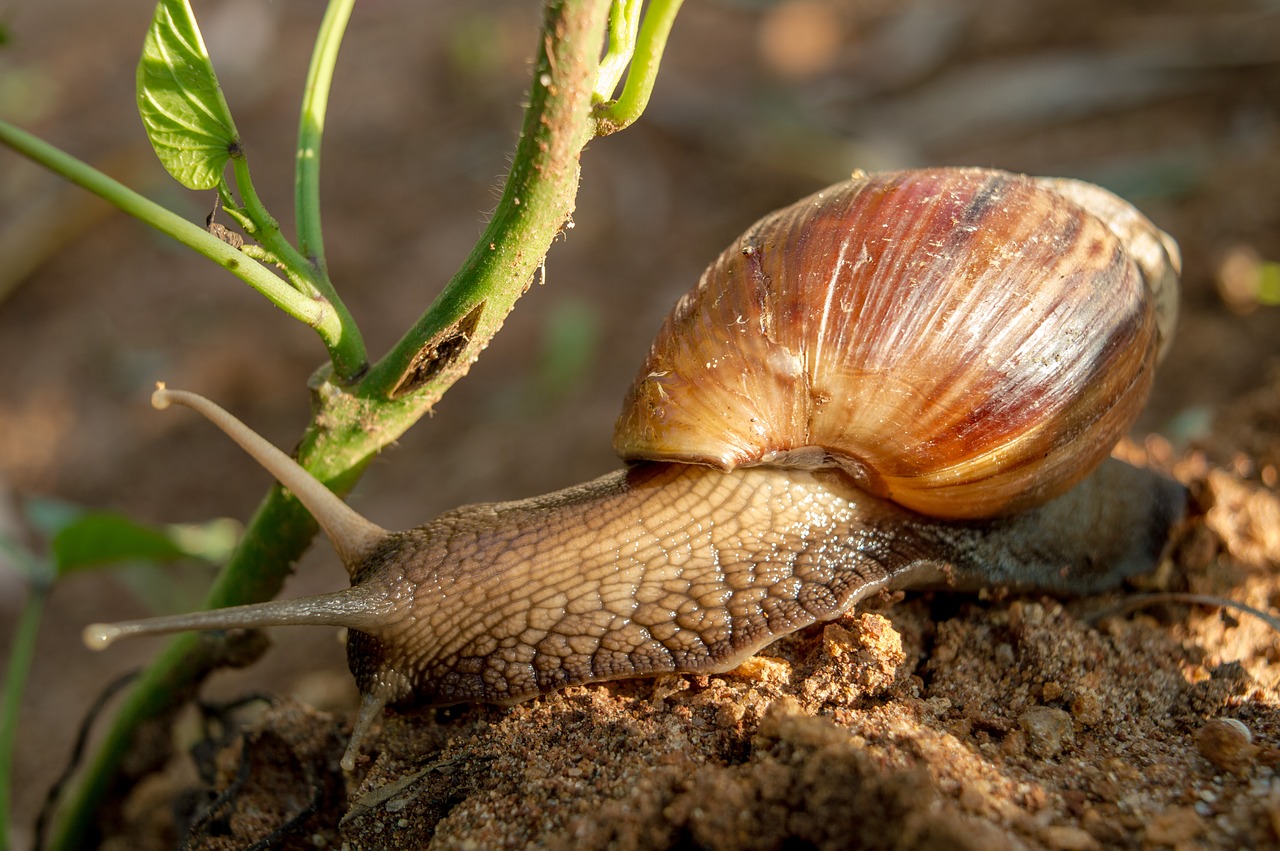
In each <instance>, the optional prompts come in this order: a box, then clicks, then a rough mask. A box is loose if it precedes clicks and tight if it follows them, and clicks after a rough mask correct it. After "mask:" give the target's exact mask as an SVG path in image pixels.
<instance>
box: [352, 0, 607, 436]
mask: <svg viewBox="0 0 1280 851" xmlns="http://www.w3.org/2000/svg"><path fill="white" fill-rule="evenodd" d="M607 10H608V3H605V2H583V0H577V2H565V3H563V4H559V3H551V4H549V8H548V10H547V18H546V22H545V24H544V29H543V33H544V38H543V45H542V50H541V51H540V53H539V56H538V58H537V60H536V62H535V64H534V70H533V84H532V88H531V90H530V92H529V107H528V109H527V110H526V112H525V121H524V126H523V128H522V130H521V133H520V141H519V144H518V145H517V146H516V152H515V156H514V158H513V160H512V165H511V171H510V172H509V173H508V176H507V181H506V185H505V186H504V188H503V192H502V198H501V199H500V200H499V202H498V206H497V208H496V209H495V210H494V213H493V217H492V218H491V219H490V220H489V224H488V227H486V228H485V231H484V233H483V234H482V235H481V237H480V239H479V240H478V241H477V242H476V245H475V247H474V248H473V249H472V251H471V254H470V256H468V257H467V259H466V262H464V263H463V265H462V268H460V269H459V270H458V272H457V273H456V274H455V275H454V276H453V278H452V279H451V280H450V281H449V283H448V284H447V285H446V286H445V288H444V291H443V292H441V293H440V295H439V296H438V297H437V298H436V300H435V301H434V302H433V303H432V305H431V307H430V308H429V309H428V310H427V312H426V313H425V314H423V315H422V317H421V318H420V319H419V320H418V321H417V323H415V324H414V326H413V328H411V329H410V330H409V332H408V333H407V334H405V336H404V337H403V338H401V340H400V342H399V343H397V344H396V346H395V347H394V348H393V349H392V350H391V351H390V352H389V353H388V354H387V355H386V356H385V357H384V358H383V359H382V360H381V361H379V362H378V363H377V364H375V365H374V367H373V368H372V369H371V370H370V373H369V376H368V378H367V379H366V380H365V381H363V382H362V383H361V387H360V389H359V395H361V396H362V397H365V398H373V399H387V398H400V397H404V396H407V395H410V394H412V395H414V396H415V397H416V401H415V402H414V403H413V408H414V409H415V410H419V411H425V410H427V408H429V407H430V406H431V405H432V404H434V403H435V402H436V401H437V400H438V399H439V398H440V396H441V395H442V394H443V393H444V392H445V390H447V389H448V388H449V387H450V386H452V384H453V383H454V382H455V381H457V380H458V379H459V378H461V377H462V376H463V375H465V374H466V372H467V370H468V369H469V368H470V366H471V363H472V362H473V361H474V360H475V359H476V357H478V356H479V353H480V352H481V350H483V349H484V348H485V346H487V345H488V343H489V340H490V339H492V337H493V335H494V334H495V333H496V332H497V331H498V329H499V328H500V327H501V325H502V323H503V321H504V320H505V319H506V317H507V314H508V313H509V312H510V311H511V309H512V307H513V306H514V305H515V302H516V299H518V298H519V297H520V296H521V295H522V294H523V293H524V292H525V290H526V289H527V288H528V286H529V284H530V282H531V281H532V280H533V276H534V273H535V272H536V271H537V269H538V268H539V267H540V266H541V265H542V262H543V258H545V256H546V253H547V251H548V249H549V248H550V247H551V242H552V240H553V239H555V237H556V236H557V235H558V234H559V233H560V232H561V230H562V229H563V228H564V227H565V226H566V225H567V224H568V223H569V222H570V221H571V219H572V215H573V209H574V202H575V198H576V196H577V190H578V160H579V155H580V153H581V151H582V149H583V147H584V146H585V145H586V144H587V142H588V141H590V140H591V138H592V136H593V134H594V125H593V122H592V120H591V115H590V110H591V102H592V92H593V89H594V85H595V81H596V77H597V75H598V71H599V60H598V58H597V57H598V55H599V51H600V48H601V44H602V42H603V31H604V27H605V17H606V13H607ZM588 13H589V14H588Z"/></svg>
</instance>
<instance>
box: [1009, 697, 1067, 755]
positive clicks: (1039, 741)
mask: <svg viewBox="0 0 1280 851" xmlns="http://www.w3.org/2000/svg"><path fill="white" fill-rule="evenodd" d="M1018 723H1019V724H1020V725H1021V726H1022V729H1023V732H1025V733H1026V734H1027V747H1028V749H1029V750H1030V751H1031V752H1032V753H1033V754H1035V755H1036V756H1038V757H1041V758H1042V759H1046V758H1048V757H1052V756H1057V755H1058V754H1059V753H1061V752H1062V750H1063V748H1065V747H1068V746H1071V745H1074V744H1075V741H1076V734H1075V728H1074V727H1073V726H1072V723H1071V716H1070V715H1069V714H1067V713H1066V712H1064V711H1063V710H1061V709H1055V708H1053V707H1052V706H1033V707H1031V708H1030V709H1028V710H1027V711H1026V712H1024V713H1022V715H1021V716H1020V717H1019V718H1018Z"/></svg>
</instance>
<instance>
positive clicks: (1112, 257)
mask: <svg viewBox="0 0 1280 851" xmlns="http://www.w3.org/2000/svg"><path fill="white" fill-rule="evenodd" d="M1177 266H1178V259H1177V249H1176V246H1174V244H1173V243H1172V241H1171V240H1169V238H1168V237H1167V236H1165V235H1164V234H1163V233H1162V232H1160V231H1159V230H1157V229H1156V228H1155V226H1154V225H1152V224H1151V223H1150V222H1149V221H1147V220H1146V219H1145V218H1144V217H1142V216H1141V214H1139V213H1138V212H1137V211H1136V210H1134V209H1133V207H1131V206H1130V205H1129V204H1127V203H1126V202H1124V201H1122V200H1120V199H1119V198H1116V197H1115V196H1114V195H1111V194H1110V193H1108V192H1106V191H1105V190H1102V189H1099V188H1097V187H1094V186H1091V185H1089V184H1083V183H1079V182H1077V181H1069V180H1052V179H1036V178H1030V177H1025V176H1021V175H1014V174H1009V173H1006V172H1001V171H992V170H985V169H954V168H943V169H929V170H922V171H903V172H894V173H888V174H878V175H872V176H861V177H856V178H855V179H853V180H851V181H849V182H847V183H843V184H839V185H837V186H834V187H832V188H830V189H826V190H823V191H822V192H819V193H817V194H815V195H812V196H810V197H809V198H806V199H804V200H802V201H800V202H798V203H796V204H793V205H792V206H790V207H787V208H785V209H783V210H779V211H777V212H775V213H773V214H771V215H769V216H766V217H765V218H763V219H761V220H760V221H759V222H757V223H756V224H755V225H754V226H752V227H751V228H750V229H749V230H748V231H747V232H746V233H745V234H744V235H743V236H742V237H741V238H739V240H738V241H737V243H736V244H735V245H732V246H730V247H729V248H728V249H726V250H725V251H724V253H722V254H721V255H720V257H719V258H718V259H717V260H716V261H715V262H714V263H713V264H712V265H711V266H710V267H709V268H708V269H707V270H706V272H705V273H703V275H702V279H701V280H700V281H699V282H698V285H697V286H696V287H695V288H694V289H693V291H692V292H690V293H688V294H687V295H685V296H684V297H683V298H682V299H681V300H680V302H679V304H678V305H677V306H676V308H675V310H674V312H673V313H672V314H671V315H670V316H669V317H668V319H667V321H666V323H665V324H664V325H663V327H662V330H661V332H660V333H659V334H658V337H657V339H656V340H655V341H654V343H653V346H652V348H651V350H650V352H649V356H648V358H647V359H646V361H645V363H644V365H643V366H642V367H641V369H640V372H639V374H638V375H637V377H636V380H635V383H634V384H633V386H632V388H631V390H630V392H629V394H628V395H627V398H626V402H625V403H624V409H623V413H622V416H621V417H620V419H619V420H618V425H617V428H616V431H615V439H614V446H615V448H616V449H617V451H618V453H619V454H620V455H621V456H622V457H623V458H625V459H627V460H642V459H643V460H661V461H679V462H684V463H697V464H706V465H710V466H713V467H717V468H720V469H722V470H731V469H733V468H736V467H742V466H750V465H757V464H774V465H794V466H820V465H825V464H828V463H834V464H836V465H839V466H840V467H843V468H844V469H845V470H846V471H847V472H848V473H849V474H850V475H851V476H852V477H853V478H854V480H855V481H856V482H858V484H859V485H860V486H861V487H863V488H864V489H866V490H868V491H870V492H871V493H874V494H876V495H878V496H883V497H886V498H888V499H891V500H893V501H895V502H897V503H898V504H900V505H903V506H906V507H908V508H911V509H913V510H916V511H919V512H921V513H924V514H929V515H932V516H935V517H944V518H974V517H990V516H997V515H1003V514H1009V513H1012V512H1016V511H1019V510H1022V509H1025V508H1027V507H1029V506H1032V505H1038V504H1040V503H1043V502H1045V501H1047V500H1049V499H1051V498H1053V497H1054V496H1057V495H1058V494H1061V493H1063V492H1064V491H1066V490H1067V489H1068V488H1070V487H1071V486H1072V485H1074V484H1075V483H1076V482H1078V481H1079V480H1080V479H1081V478H1083V477H1084V476H1085V475H1086V474H1087V473H1088V472H1089V471H1090V470H1092V469H1093V468H1094V467H1096V466H1097V464H1098V463H1100V462H1101V460H1102V459H1103V458H1105V457H1106V456H1107V454H1108V453H1109V452H1110V451H1111V448H1112V447H1113V446H1114V445H1115V443H1116V441H1117V440H1118V439H1119V437H1120V436H1121V435H1122V434H1123V433H1124V432H1125V430H1126V429H1128V428H1129V426H1130V425H1131V424H1132V423H1133V420H1134V419H1135V418H1136V417H1137V415H1138V413H1139V411H1140V410H1141V409H1142V407H1143V405H1144V403H1145V401H1146V398H1147V395H1148V392H1149V390H1150V387H1151V381H1152V376H1153V374H1154V366H1155V361H1156V355H1157V352H1158V351H1159V350H1160V348H1161V347H1162V341H1164V340H1167V339H1168V338H1169V336H1170V331H1171V326H1172V322H1173V318H1174V315H1175V314H1176V279H1177ZM1157 305H1160V307H1157Z"/></svg>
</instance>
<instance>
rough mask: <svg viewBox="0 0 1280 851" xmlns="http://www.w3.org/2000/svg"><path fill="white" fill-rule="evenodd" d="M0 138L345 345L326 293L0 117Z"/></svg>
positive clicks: (326, 340)
mask: <svg viewBox="0 0 1280 851" xmlns="http://www.w3.org/2000/svg"><path fill="white" fill-rule="evenodd" d="M0 143H3V144H5V145H8V146H9V147H10V148H12V149H13V150H15V151H17V152H18V153H20V154H22V155H23V156H25V157H28V158H29V159H31V160H34V161H35V162H37V163H39V164H40V165H42V166H44V167H45V168H47V169H49V170H50V171H52V172H54V173H55V174H58V175H61V176H62V177H64V178H66V179H67V180H69V181H71V182H72V183H75V184H76V185H78V186H81V187H83V188H85V189H87V190H89V191H90V192H92V193H93V194H95V195H97V196H99V197H101V198H103V199H105V200H107V201H109V202H111V203H112V204H114V205H115V206H116V207H118V208H120V209H121V210H123V211H124V212H126V213H128V214H129V215H131V216H133V217H134V218H136V219H138V220H139V221H141V222H143V223H145V224H148V225H150V226H151V227H153V228H155V229H156V230H158V231H160V232H161V233H163V234H165V235H166V236H170V237H172V238H173V239H175V240H177V241H178V242H181V243H182V244H183V245H186V246H188V247H190V248H192V249H194V250H195V251H197V252H199V253H200V254H202V255H204V256H205V257H207V258H209V259H210V260H212V261H213V262H215V263H217V264H218V265H219V266H222V267H223V268H224V269H227V270H228V271H229V272H231V273H232V274H233V275H235V276H236V277H237V278H239V279H240V280H242V281H244V282H245V283H247V284H248V285H249V286H251V287H253V288H254V289H255V290H257V291H258V292H260V293H262V294H263V295H264V296H266V297H267V299H268V300H269V301H270V302H271V303H272V304H274V305H275V306H276V307H278V308H280V309H281V310H283V311H284V312H285V313H287V314H289V315H290V316H292V317H293V318H294V319H297V320H298V321H299V322H302V323H305V324H306V325H309V326H311V327H312V328H314V329H316V332H317V333H319V335H320V338H321V339H322V340H323V341H324V343H325V345H326V346H327V347H329V348H330V349H333V348H335V347H337V346H339V345H341V344H342V340H343V330H344V329H343V328H342V325H341V322H340V321H339V319H338V314H337V313H336V312H335V311H334V309H333V306H332V305H331V304H330V303H329V302H327V301H326V300H324V299H323V298H320V299H317V298H310V297H308V296H306V295H303V294H302V293H300V292H298V291H297V290H296V289H294V288H293V287H291V286H290V285H289V283H288V282H286V281H283V280H281V279H280V278H279V277H278V276H277V275H275V274H274V273H273V272H272V271H271V270H269V269H267V268H266V267H264V266H262V265H261V264H259V263H257V262H255V261H253V260H252V259H250V258H248V257H246V256H245V255H244V254H243V253H241V252H239V251H237V250H236V249H234V248H232V247H231V246H230V245H227V244H226V243H225V242H223V241H222V240H220V239H218V238H217V237H215V236H213V235H212V234H210V233H209V232H208V231H206V230H205V229H204V228H202V227H200V226H198V225H195V224H192V223H191V222H189V221H187V220H186V219H184V218H182V217H181V216H179V215H177V214H176V213H174V212H172V211H170V210H168V209H166V208H164V207H162V206H160V205H159V204H157V203H155V202H154V201H152V200H150V199H148V198H145V197H143V196H142V195H140V194H138V193H137V192H135V191H133V190H132V189H130V188H129V187H127V186H125V185H124V184H123V183H120V182H119V181H117V180H114V179H113V178H110V177H108V176H107V175H105V174H103V173H102V172H100V171H98V170H97V169H95V168H93V167H92V166H90V165H88V164H86V163H84V162H81V161H80V160H78V159H76V158H75V157H73V156H71V155H69V154H66V153H64V152H62V151H60V150H58V149H57V148H55V147H54V146H52V145H50V144H49V143H48V142H45V141H42V140H41V139H38V138H36V137H35V136H32V135H31V134H30V133H27V132H25V131H23V130H19V129H18V128H17V127H14V126H13V125H11V124H8V123H6V122H4V121H0Z"/></svg>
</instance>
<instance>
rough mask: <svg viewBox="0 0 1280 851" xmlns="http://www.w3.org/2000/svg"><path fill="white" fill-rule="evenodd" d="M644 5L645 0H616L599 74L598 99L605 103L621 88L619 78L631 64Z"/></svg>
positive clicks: (596, 89) (610, 14)
mask: <svg viewBox="0 0 1280 851" xmlns="http://www.w3.org/2000/svg"><path fill="white" fill-rule="evenodd" d="M643 5H644V4H643V3H642V2H641V0H613V8H612V9H611V10H610V12H609V43H608V45H607V46H606V47H605V52H604V57H603V58H601V60H600V73H599V74H598V75H597V77H596V87H595V101H596V103H603V102H604V101H607V100H609V99H610V98H611V97H612V96H613V92H614V89H616V88H618V81H619V80H621V79H622V75H623V74H624V73H626V70H627V66H628V65H629V64H631V56H632V54H634V53H635V50H636V36H637V31H638V30H639V29H640V9H641V7H642V6H643Z"/></svg>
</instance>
